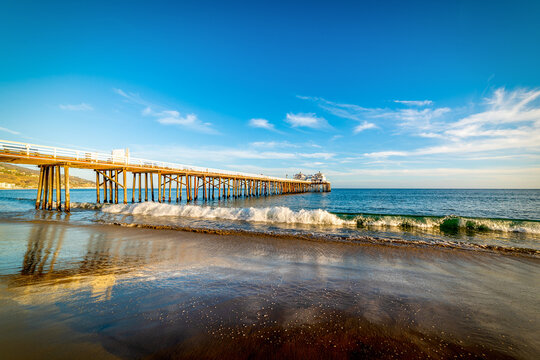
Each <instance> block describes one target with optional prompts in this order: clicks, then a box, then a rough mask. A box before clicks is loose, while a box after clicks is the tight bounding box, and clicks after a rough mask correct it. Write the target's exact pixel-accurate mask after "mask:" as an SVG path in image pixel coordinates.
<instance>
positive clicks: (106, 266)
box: [0, 189, 540, 359]
mask: <svg viewBox="0 0 540 360" xmlns="http://www.w3.org/2000/svg"><path fill="white" fill-rule="evenodd" d="M35 193H36V191H35V190H3V191H0V335H1V336H0V358H2V359H36V358H51V359H57V358H66V359H68V358H73V356H74V354H77V355H76V356H77V358H80V359H96V358H99V359H109V358H110V359H133V358H147V359H259V358H262V359H270V358H285V359H287V358H289V359H298V358H310V359H328V358H331V359H350V358H384V359H390V358H403V359H419V358H427V357H430V358H436V359H447V358H454V357H461V358H501V359H502V358H504V359H507V358H508V359H534V358H538V357H540V340H539V337H538V332H539V330H540V317H539V314H540V302H539V301H538V300H539V299H540V256H539V255H540V190H446V189H434V190H431V189H429V190H428V189H425V190H417V189H384V190H383V189H333V190H332V192H330V193H305V194H296V195H283V196H271V197H260V198H250V199H227V200H223V199H222V200H218V199H214V200H212V201H209V202H206V203H205V202H202V201H200V200H199V201H196V202H192V203H190V204H186V202H185V200H182V201H181V203H180V204H176V203H175V202H174V201H175V199H176V196H175V194H174V193H173V194H172V200H173V202H171V203H168V202H167V203H163V204H160V203H157V202H142V203H138V202H137V203H134V204H132V203H131V202H130V203H128V204H127V205H124V204H99V205H96V204H95V190H93V189H88V190H72V191H71V201H72V211H71V213H69V214H66V213H63V212H57V211H42V210H35V209H34V203H35ZM216 195H217V193H216ZM155 197H156V198H157V193H156V194H155ZM102 198H103V197H102ZM136 198H138V194H137V195H136ZM149 198H151V195H150V194H149ZM183 198H184V199H185V196H183ZM128 199H131V192H128ZM143 199H144V194H143Z"/></svg>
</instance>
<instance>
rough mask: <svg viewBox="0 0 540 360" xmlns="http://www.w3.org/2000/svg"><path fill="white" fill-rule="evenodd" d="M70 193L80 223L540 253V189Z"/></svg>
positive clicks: (26, 206)
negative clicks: (207, 196)
mask: <svg viewBox="0 0 540 360" xmlns="http://www.w3.org/2000/svg"><path fill="white" fill-rule="evenodd" d="M70 195H71V201H72V209H73V211H72V214H71V215H70V216H69V217H63V219H64V220H65V221H71V222H74V221H75V222H78V223H81V222H82V223H99V224H121V225H134V224H137V225H139V226H161V227H168V228H182V229H185V230H186V229H213V230H220V231H242V232H250V233H262V234H274V235H290V236H307V237H313V238H319V239H327V240H342V241H345V240H346V241H362V240H364V241H365V240H371V241H379V242H396V241H399V242H402V243H409V244H411V245H414V244H429V245H433V246H452V247H466V248H470V249H473V248H476V249H486V248H491V249H499V250H504V251H523V252H531V253H538V252H540V190H449V189H334V190H333V191H332V192H329V193H303V194H296V195H285V196H269V197H257V198H248V199H246V198H241V199H232V200H231V199H227V200H224V199H221V200H220V199H216V198H214V200H210V201H208V202H203V201H201V200H199V201H195V202H191V203H189V204H188V203H186V201H185V200H182V201H180V203H179V204H177V203H176V194H175V192H174V189H173V191H172V196H171V200H172V202H171V203H169V202H165V203H158V202H144V193H143V202H142V203H139V202H136V203H131V198H132V195H131V190H129V191H128V200H129V201H128V204H127V205H123V204H121V202H122V198H121V196H120V204H100V205H96V204H95V196H96V195H95V190H93V189H87V190H86V189H85V190H72V191H71V194H70ZM148 196H149V199H151V194H149V195H148ZM216 196H217V193H216ZM182 197H183V199H185V198H186V197H185V194H183V196H182ZM135 198H136V200H138V194H136V196H135ZM155 198H156V199H157V191H156V193H155ZM101 199H103V194H101ZM167 199H168V198H167ZM34 202H35V191H34V190H4V191H1V192H0V209H2V214H0V216H5V215H3V214H6V213H7V214H9V215H8V216H9V217H16V218H22V219H31V218H32V216H35V215H36V213H37V214H40V215H41V212H35V211H33V206H34Z"/></svg>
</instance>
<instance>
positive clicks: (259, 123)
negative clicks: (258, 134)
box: [249, 119, 276, 131]
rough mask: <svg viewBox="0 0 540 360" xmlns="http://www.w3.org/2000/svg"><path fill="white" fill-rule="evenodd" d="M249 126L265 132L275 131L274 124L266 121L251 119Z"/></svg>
mask: <svg viewBox="0 0 540 360" xmlns="http://www.w3.org/2000/svg"><path fill="white" fill-rule="evenodd" d="M249 126H251V127H255V128H261V129H266V130H272V131H275V130H276V129H275V128H274V124H272V123H270V122H269V121H268V120H266V119H251V120H249Z"/></svg>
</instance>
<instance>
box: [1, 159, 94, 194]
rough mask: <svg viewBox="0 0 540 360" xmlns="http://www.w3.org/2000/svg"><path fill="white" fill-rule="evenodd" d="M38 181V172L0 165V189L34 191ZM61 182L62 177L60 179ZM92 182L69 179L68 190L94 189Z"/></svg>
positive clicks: (75, 178)
mask: <svg viewBox="0 0 540 360" xmlns="http://www.w3.org/2000/svg"><path fill="white" fill-rule="evenodd" d="M38 180H39V170H30V169H27V168H24V167H21V166H16V165H11V164H0V189H35V188H37V185H38ZM62 180H63V177H62ZM63 183H64V182H63V181H62V186H64V185H63ZM95 186H96V185H95V184H94V183H93V182H92V181H88V180H85V179H81V178H79V177H76V176H70V177H69V187H70V188H84V187H95Z"/></svg>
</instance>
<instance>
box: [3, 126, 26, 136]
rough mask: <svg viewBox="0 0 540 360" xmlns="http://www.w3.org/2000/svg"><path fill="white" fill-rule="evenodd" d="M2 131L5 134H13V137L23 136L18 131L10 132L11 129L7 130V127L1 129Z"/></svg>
mask: <svg viewBox="0 0 540 360" xmlns="http://www.w3.org/2000/svg"><path fill="white" fill-rule="evenodd" d="M0 131H4V132H7V133H10V134H13V135H20V134H21V133H20V132H18V131H15V130H10V129H8V128H5V127H0Z"/></svg>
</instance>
